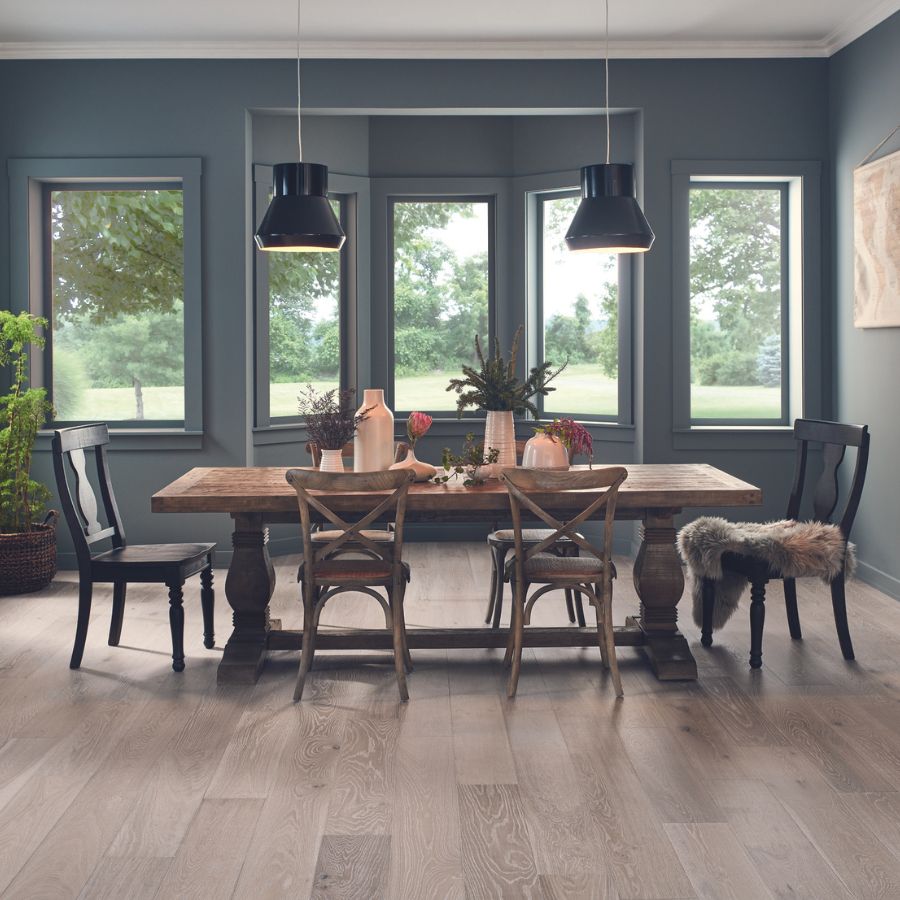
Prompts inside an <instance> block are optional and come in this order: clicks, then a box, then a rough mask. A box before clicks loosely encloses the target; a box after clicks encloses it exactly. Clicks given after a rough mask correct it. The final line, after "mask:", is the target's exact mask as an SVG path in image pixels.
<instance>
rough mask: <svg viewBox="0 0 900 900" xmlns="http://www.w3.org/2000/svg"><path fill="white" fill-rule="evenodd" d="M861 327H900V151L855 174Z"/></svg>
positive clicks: (856, 320)
mask: <svg viewBox="0 0 900 900" xmlns="http://www.w3.org/2000/svg"><path fill="white" fill-rule="evenodd" d="M853 246H854V282H855V283H854V308H853V324H854V325H855V326H856V327H857V328H888V327H890V326H900V150H898V151H897V152H896V153H892V154H891V155H890V156H885V157H883V158H882V159H878V160H875V162H871V163H868V164H867V165H865V166H860V167H859V168H858V169H856V170H855V171H854V173H853Z"/></svg>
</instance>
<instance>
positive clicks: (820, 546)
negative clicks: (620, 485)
mask: <svg viewBox="0 0 900 900" xmlns="http://www.w3.org/2000/svg"><path fill="white" fill-rule="evenodd" d="M677 543H678V552H679V553H680V554H681V558H682V559H683V560H684V561H685V563H686V564H687V567H688V569H689V570H690V573H691V579H692V582H693V584H692V593H693V599H694V621H695V622H696V623H697V625H698V627H700V626H702V622H703V579H704V578H712V579H713V580H714V581H715V583H716V585H715V587H716V602H715V608H714V612H713V628H714V629H719V628H721V627H722V626H723V625H724V624H725V623H726V622H727V621H728V620H729V619H730V618H731V616H732V614H733V613H734V611H735V610H736V609H737V607H738V602H739V601H740V599H741V596H742V595H743V593H744V591H745V590H746V589H747V585H748V582H747V579H746V578H745V577H744V576H743V575H739V574H737V573H733V572H728V571H723V569H722V554H723V553H740V554H742V555H744V556H753V557H756V558H757V559H763V560H766V561H767V562H768V563H769V565H770V566H771V567H772V569H774V570H776V571H778V572H780V573H781V574H782V575H783V576H785V577H787V578H807V577H818V578H821V579H822V580H823V581H825V582H830V581H831V580H832V579H833V578H834V577H835V576H836V575H839V574H840V572H841V569H842V568H843V569H844V571H845V574H846V576H847V577H848V578H849V577H850V576H851V575H852V574H853V572H854V570H855V569H856V548H855V547H854V545H853V544H847V547H846V559H845V558H844V557H845V553H844V538H843V535H842V534H841V530H840V528H838V526H837V525H829V524H825V523H822V522H795V521H793V520H792V519H784V520H782V521H780V522H729V521H728V520H727V519H720V518H717V517H715V516H704V517H703V518H700V519H695V520H694V521H693V522H691V523H690V524H689V525H685V526H684V528H682V529H681V531H679V532H678V542H677Z"/></svg>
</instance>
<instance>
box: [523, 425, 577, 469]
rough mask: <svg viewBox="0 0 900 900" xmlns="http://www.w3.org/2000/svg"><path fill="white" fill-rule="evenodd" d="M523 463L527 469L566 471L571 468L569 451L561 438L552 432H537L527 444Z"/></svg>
mask: <svg viewBox="0 0 900 900" xmlns="http://www.w3.org/2000/svg"><path fill="white" fill-rule="evenodd" d="M522 465H523V466H524V468H526V469H556V470H558V471H566V470H568V468H569V452H568V451H567V450H566V446H565V444H563V442H562V441H561V440H560V439H559V438H555V437H553V436H552V435H550V434H536V435H535V436H534V437H533V438H529V440H528V442H527V443H526V444H525V450H524V451H523V453H522Z"/></svg>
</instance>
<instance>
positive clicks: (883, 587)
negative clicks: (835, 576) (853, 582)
mask: <svg viewBox="0 0 900 900" xmlns="http://www.w3.org/2000/svg"><path fill="white" fill-rule="evenodd" d="M856 577H857V578H858V579H859V580H860V581H864V582H865V583H866V584H869V585H871V586H872V587H874V588H878V590H879V591H882V592H883V593H885V594H887V595H888V596H889V597H893V598H894V599H895V600H900V578H896V577H895V576H894V575H890V574H888V573H887V572H882V571H881V569H876V568H875V566H872V565H870V564H869V563H867V562H863V561H862V560H861V559H860V560H857V563H856Z"/></svg>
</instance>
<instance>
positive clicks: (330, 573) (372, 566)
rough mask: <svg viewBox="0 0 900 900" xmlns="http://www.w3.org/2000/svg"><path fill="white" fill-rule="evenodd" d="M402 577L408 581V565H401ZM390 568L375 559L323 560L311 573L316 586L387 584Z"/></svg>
mask: <svg viewBox="0 0 900 900" xmlns="http://www.w3.org/2000/svg"><path fill="white" fill-rule="evenodd" d="M401 565H402V567H403V577H404V578H405V579H406V580H407V581H409V575H410V570H409V565H408V564H407V563H402V564H401ZM304 568H305V567H304V564H303V563H301V564H300V570H299V572H298V573H297V578H298V580H299V581H302V580H303V569H304ZM391 570H392V566H391V564H390V563H387V562H382V561H380V560H375V559H347V558H345V557H341V558H339V559H324V560H320V561H319V562H317V563H315V565H314V566H313V572H314V575H315V579H316V582H317V583H318V584H323V585H327V584H354V583H357V584H367V585H371V584H389V583H390V581H391Z"/></svg>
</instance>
